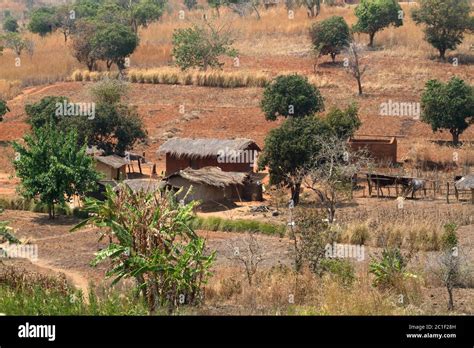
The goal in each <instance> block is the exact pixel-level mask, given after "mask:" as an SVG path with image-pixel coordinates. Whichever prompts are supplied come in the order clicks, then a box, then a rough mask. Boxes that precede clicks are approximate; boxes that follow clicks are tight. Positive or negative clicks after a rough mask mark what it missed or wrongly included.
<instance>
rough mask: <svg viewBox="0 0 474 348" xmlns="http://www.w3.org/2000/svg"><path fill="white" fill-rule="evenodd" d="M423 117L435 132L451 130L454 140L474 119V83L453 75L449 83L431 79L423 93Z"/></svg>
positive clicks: (457, 139) (455, 142)
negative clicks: (471, 84) (471, 83)
mask: <svg viewBox="0 0 474 348" xmlns="http://www.w3.org/2000/svg"><path fill="white" fill-rule="evenodd" d="M421 109H422V115H421V120H422V121H424V122H426V123H428V124H429V125H430V126H431V128H432V129H433V132H437V131H443V130H448V131H449V132H450V133H451V135H452V137H453V144H454V145H457V144H458V143H459V135H461V134H462V133H463V132H464V131H465V130H466V129H467V128H468V127H469V125H471V124H472V123H473V122H474V87H473V86H470V85H468V84H466V83H465V82H464V81H463V80H461V79H459V78H457V77H453V78H452V79H451V80H450V81H448V82H447V83H443V82H440V81H438V80H430V81H428V82H427V84H426V86H425V90H424V92H423V95H422V97H421Z"/></svg>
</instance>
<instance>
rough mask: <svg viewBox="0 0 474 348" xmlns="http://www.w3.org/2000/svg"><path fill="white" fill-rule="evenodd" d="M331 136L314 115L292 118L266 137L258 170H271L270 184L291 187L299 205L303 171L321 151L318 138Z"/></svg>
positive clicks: (328, 128) (293, 196) (326, 127)
mask: <svg viewBox="0 0 474 348" xmlns="http://www.w3.org/2000/svg"><path fill="white" fill-rule="evenodd" d="M331 134H332V129H331V128H330V127H329V126H328V125H327V123H326V122H324V121H323V120H321V119H319V118H317V117H315V116H306V117H297V118H295V117H289V118H288V119H286V120H285V121H284V122H283V124H282V125H281V126H280V127H278V128H275V129H273V130H271V131H270V133H269V134H268V135H267V137H266V138H265V147H264V150H263V152H262V153H261V154H260V156H259V168H260V169H264V168H265V167H268V169H269V172H270V185H278V184H280V183H282V184H284V185H286V186H287V187H289V188H290V189H291V199H292V200H293V202H294V203H295V204H298V203H299V195H300V189H301V183H302V180H303V177H304V170H305V169H306V168H308V167H309V165H310V163H311V160H312V158H314V157H315V156H316V154H318V153H319V151H320V149H321V144H320V142H319V141H318V139H319V137H321V136H324V135H328V136H329V135H331Z"/></svg>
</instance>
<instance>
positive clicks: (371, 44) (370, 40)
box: [369, 33, 375, 47]
mask: <svg viewBox="0 0 474 348" xmlns="http://www.w3.org/2000/svg"><path fill="white" fill-rule="evenodd" d="M374 38H375V33H370V34H369V47H374Z"/></svg>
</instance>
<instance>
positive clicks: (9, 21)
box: [3, 16, 18, 33]
mask: <svg viewBox="0 0 474 348" xmlns="http://www.w3.org/2000/svg"><path fill="white" fill-rule="evenodd" d="M3 30H4V31H8V32H10V33H16V32H18V22H17V21H16V19H15V18H13V17H12V16H7V17H6V18H5V20H4V21H3Z"/></svg>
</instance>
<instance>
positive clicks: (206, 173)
mask: <svg viewBox="0 0 474 348" xmlns="http://www.w3.org/2000/svg"><path fill="white" fill-rule="evenodd" d="M175 176H180V177H182V178H183V179H186V180H188V181H189V182H191V183H194V184H203V185H210V186H216V187H226V186H230V185H243V184H244V182H245V180H246V179H247V177H248V173H238V172H224V171H222V170H221V169H220V168H219V167H204V168H201V169H191V168H186V169H183V170H180V171H179V172H176V173H173V174H171V175H170V176H168V177H167V178H166V179H170V178H172V177H175ZM166 179H165V180H166Z"/></svg>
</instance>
